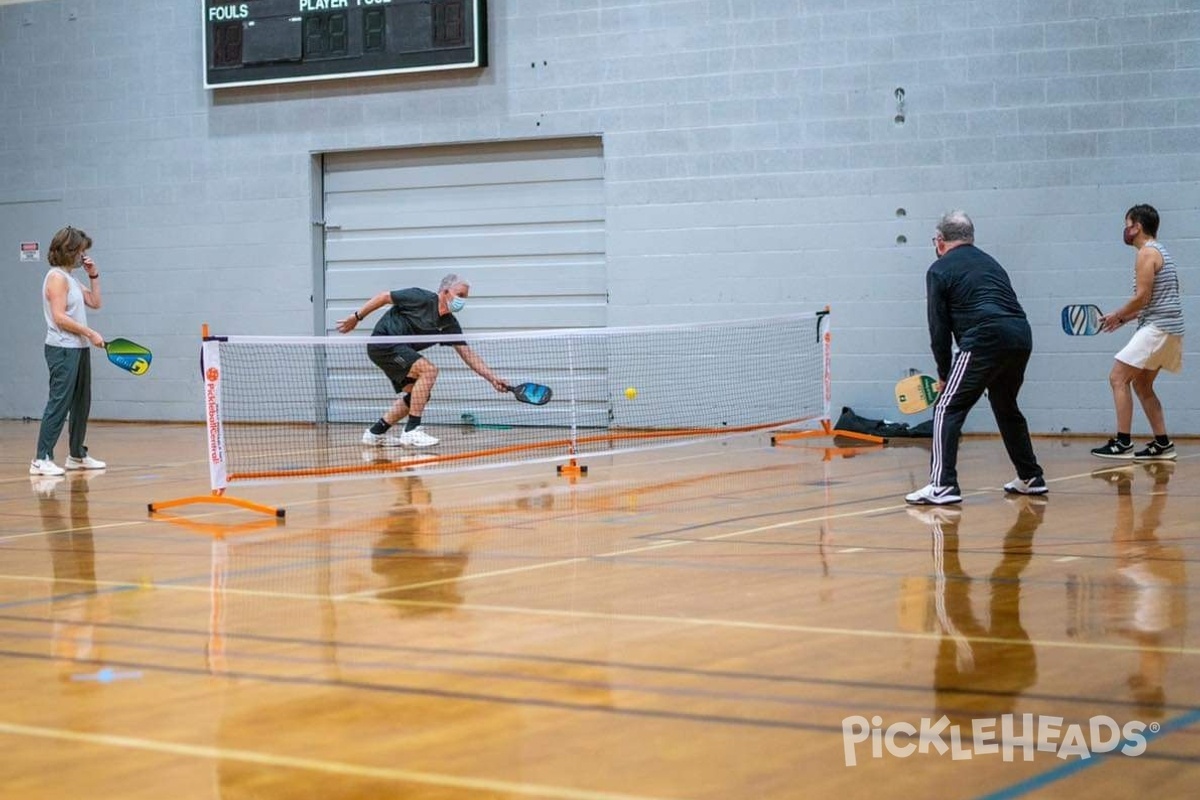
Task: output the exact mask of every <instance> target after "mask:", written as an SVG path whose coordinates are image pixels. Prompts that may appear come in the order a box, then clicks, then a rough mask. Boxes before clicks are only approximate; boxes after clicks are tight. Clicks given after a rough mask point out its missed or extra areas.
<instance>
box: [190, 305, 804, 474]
mask: <svg viewBox="0 0 1200 800" xmlns="http://www.w3.org/2000/svg"><path fill="white" fill-rule="evenodd" d="M824 319H825V316H824V314H823V313H819V314H804V315H797V316H790V317H776V318H770V319H754V320H739V321H736V322H722V323H709V324H697V325H673V326H647V327H640V328H619V329H617V328H608V329H579V330H565V331H534V332H525V333H518V334H511V333H504V334H500V333H485V334H476V335H472V334H467V335H465V336H455V337H447V336H419V337H368V336H361V335H360V336H355V335H351V336H342V337H327V338H322V337H292V338H287V337H239V336H227V337H211V338H210V339H209V340H208V342H207V343H206V354H207V356H206V358H207V360H208V362H210V363H219V366H220V385H219V391H220V411H219V414H218V415H215V419H214V418H213V417H214V415H211V414H210V420H209V422H210V427H211V426H213V425H214V424H215V425H218V426H219V428H220V433H221V435H222V436H223V442H224V463H225V468H226V471H227V475H228V479H229V480H231V481H234V480H262V479H279V478H287V477H333V476H348V475H355V474H371V473H375V472H380V471H396V470H418V469H419V470H430V469H445V468H461V467H463V466H479V465H487V464H497V463H509V462H517V461H528V460H534V459H552V460H566V459H568V458H571V457H573V456H580V455H587V454H594V453H608V452H614V451H625V450H636V449H645V448H649V447H656V446H664V445H668V444H675V443H679V442H686V441H692V440H695V439H699V438H705V437H712V436H722V435H734V434H739V433H747V432H751V431H756V430H766V429H773V428H780V427H784V426H788V425H796V424H799V423H803V422H805V421H809V420H815V419H818V418H821V417H822V416H823V415H824V413H825V405H824V386H825V373H824V370H825V354H824V349H823V346H822V333H823V327H822V323H823V321H824ZM464 343H465V344H466V345H467V346H469V348H470V349H471V350H472V351H473V352H474V353H475V354H476V355H478V356H479V357H480V358H481V359H482V360H483V361H484V362H485V363H486V364H487V366H488V368H490V369H491V370H492V372H493V373H495V374H496V375H498V376H499V377H500V378H501V379H503V380H504V381H505V382H506V383H507V384H509V385H510V386H515V385H517V384H520V383H524V382H534V383H538V384H542V385H545V386H548V387H550V389H551V390H552V391H553V397H552V399H551V400H550V402H548V403H546V404H545V405H540V406H535V405H530V404H526V403H521V402H518V401H517V400H516V398H515V397H514V395H513V394H511V393H507V392H497V391H496V390H495V388H493V386H492V385H491V384H490V383H488V382H487V381H486V380H484V379H483V378H481V377H480V376H479V375H478V374H476V373H475V372H474V371H473V370H471V369H470V368H469V367H468V366H467V364H466V363H465V362H464V360H463V359H462V358H460V357H459V353H457V352H456V349H457V346H460V345H463V344H464ZM395 346H406V347H416V348H418V349H421V353H420V354H421V356H422V357H424V358H426V359H428V360H429V361H430V362H432V363H433V364H434V365H436V366H437V368H438V374H437V378H436V381H435V383H434V385H433V388H432V392H431V394H430V399H429V402H428V404H427V405H426V407H425V409H424V412H423V414H422V415H421V416H422V425H421V429H422V431H424V432H425V433H426V434H428V435H431V436H432V437H434V438H436V439H437V440H438V442H437V444H436V445H433V446H430V447H420V448H417V447H405V446H371V445H365V444H363V433H364V431H365V430H366V429H367V428H368V427H369V426H370V425H371V424H372V423H374V422H375V421H376V420H377V419H379V418H380V417H381V416H382V415H383V413H384V412H385V411H386V410H387V409H388V408H390V407H391V406H392V404H393V403H394V402H395V401H396V398H397V392H396V389H395V387H394V385H393V383H392V381H391V380H389V378H388V377H387V375H385V374H384V372H383V371H382V370H381V369H380V368H379V367H377V366H376V365H375V364H374V363H373V362H372V360H371V358H369V357H368V347H371V348H385V349H386V348H388V347H395ZM213 348H215V350H214V349H213ZM377 352H378V350H377ZM208 372H209V374H210V375H211V374H212V370H211V369H210V370H209V371H208ZM403 429H404V422H401V423H399V424H398V425H396V426H395V427H394V428H393V429H392V431H390V433H391V435H392V436H393V437H394V436H398V435H399V434H400V433H401V432H402V431H403Z"/></svg>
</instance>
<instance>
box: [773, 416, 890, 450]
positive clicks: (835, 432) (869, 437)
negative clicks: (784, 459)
mask: <svg viewBox="0 0 1200 800" xmlns="http://www.w3.org/2000/svg"><path fill="white" fill-rule="evenodd" d="M818 436H842V437H845V438H847V439H857V440H858V441H860V442H870V443H871V444H886V443H887V439H885V438H883V437H882V436H875V435H873V434H870V433H858V432H857V431H844V430H842V429H841V428H835V427H833V423H832V422H830V421H829V420H827V419H823V420H821V427H820V429H819V430H810V431H789V432H786V433H776V434H774V435H772V436H771V446H772V447H774V446H775V445H776V444H778V443H779V442H791V441H794V440H796V439H813V438H816V437H818Z"/></svg>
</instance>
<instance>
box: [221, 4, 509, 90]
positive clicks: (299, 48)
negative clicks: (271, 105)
mask: <svg viewBox="0 0 1200 800" xmlns="http://www.w3.org/2000/svg"><path fill="white" fill-rule="evenodd" d="M202 3H203V5H202V7H203V12H204V88H206V89H218V88H221V87H225V86H249V85H254V84H263V83H289V82H295V81H315V80H326V79H329V78H349V77H352V76H363V75H386V74H391V73H397V72H423V71H430V70H444V69H471V68H478V67H483V66H486V65H487V33H486V28H487V8H486V6H485V0H241V2H237V0H232V1H231V0H224V1H223V2H222V0H202Z"/></svg>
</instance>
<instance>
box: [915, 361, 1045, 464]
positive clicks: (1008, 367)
mask: <svg viewBox="0 0 1200 800" xmlns="http://www.w3.org/2000/svg"><path fill="white" fill-rule="evenodd" d="M1028 363H1029V351H1028V350H979V349H977V350H973V351H968V350H964V351H961V352H959V353H958V355H957V356H955V358H954V365H953V366H952V367H951V368H950V377H949V378H947V379H946V385H945V386H944V387H943V388H942V394H941V395H940V396H939V397H938V401H937V405H936V406H935V407H934V411H933V453H932V454H931V456H930V460H929V481H930V483H932V484H934V485H935V486H958V469H957V463H958V439H959V435H960V434H961V433H962V427H963V423H964V422H965V421H966V419H967V413H968V412H970V410H971V408H972V407H974V405H975V404H976V403H978V402H979V398H980V397H981V396H982V395H983V392H984V390H985V389H986V390H987V393H988V401H989V402H990V403H991V405H992V413H993V414H994V415H995V417H996V424H997V425H998V426H999V427H1000V436H1001V437H1002V438H1003V439H1004V448H1005V449H1006V450H1007V451H1008V458H1009V460H1010V461H1012V463H1013V466H1014V467H1016V469H1017V477H1019V478H1021V479H1022V480H1029V479H1030V478H1034V477H1037V476H1040V475H1041V474H1042V468H1041V467H1040V466H1038V463H1037V457H1036V456H1034V454H1033V444H1032V443H1031V442H1030V441H1029V425H1028V424H1027V423H1026V422H1025V415H1024V414H1022V413H1021V409H1020V408H1018V407H1017V394H1018V393H1019V392H1020V391H1021V384H1022V383H1024V382H1025V365H1026V364H1028Z"/></svg>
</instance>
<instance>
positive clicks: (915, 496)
mask: <svg viewBox="0 0 1200 800" xmlns="http://www.w3.org/2000/svg"><path fill="white" fill-rule="evenodd" d="M904 502H906V503H911V504H913V505H915V506H945V505H950V504H951V503H961V502H962V493H961V492H959V490H958V487H957V486H934V485H933V484H932V483H931V484H929V485H928V486H926V487H925V488H924V489H918V490H917V491H915V492H913V493H912V494H908V495H905V496H904Z"/></svg>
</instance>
